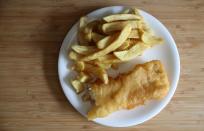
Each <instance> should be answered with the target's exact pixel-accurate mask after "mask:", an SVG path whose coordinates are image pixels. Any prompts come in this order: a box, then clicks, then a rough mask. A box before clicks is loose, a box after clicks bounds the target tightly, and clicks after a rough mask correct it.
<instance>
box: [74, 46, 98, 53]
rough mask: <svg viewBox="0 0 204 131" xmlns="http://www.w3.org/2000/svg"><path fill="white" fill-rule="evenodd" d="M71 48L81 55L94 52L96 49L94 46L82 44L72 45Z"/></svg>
mask: <svg viewBox="0 0 204 131" xmlns="http://www.w3.org/2000/svg"><path fill="white" fill-rule="evenodd" d="M72 49H73V50H74V51H75V52H77V53H79V54H82V55H88V54H91V53H94V52H96V51H97V50H98V49H97V48H95V47H94V46H82V45H73V46H72Z"/></svg>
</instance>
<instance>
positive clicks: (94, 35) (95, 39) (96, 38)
mask: <svg viewBox="0 0 204 131" xmlns="http://www.w3.org/2000/svg"><path fill="white" fill-rule="evenodd" d="M104 37H105V36H104V35H101V34H99V33H96V32H92V40H93V42H95V43H97V42H98V41H100V40H101V39H103V38H104Z"/></svg>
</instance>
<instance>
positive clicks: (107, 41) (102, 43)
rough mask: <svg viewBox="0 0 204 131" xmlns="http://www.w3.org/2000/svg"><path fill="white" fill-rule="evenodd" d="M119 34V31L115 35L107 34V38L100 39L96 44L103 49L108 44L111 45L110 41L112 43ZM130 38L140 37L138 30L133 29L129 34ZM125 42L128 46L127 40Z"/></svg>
mask: <svg viewBox="0 0 204 131" xmlns="http://www.w3.org/2000/svg"><path fill="white" fill-rule="evenodd" d="M117 36H118V33H115V34H114V35H109V36H106V37H105V38H103V39H101V40H100V41H98V42H97V43H96V46H97V47H98V48H99V49H103V48H105V47H107V46H108V45H110V43H112V42H113V41H114V40H115V39H116V37H117ZM128 38H139V32H138V30H132V31H131V33H130V35H129V36H128ZM125 44H126V45H124V46H127V42H126V43H125ZM122 46H123V45H122ZM121 48H124V47H121ZM119 50H120V49H119Z"/></svg>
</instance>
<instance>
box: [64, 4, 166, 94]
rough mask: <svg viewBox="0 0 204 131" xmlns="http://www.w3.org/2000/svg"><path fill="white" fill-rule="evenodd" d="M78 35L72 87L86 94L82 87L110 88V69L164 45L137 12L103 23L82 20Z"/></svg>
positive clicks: (109, 17) (114, 16)
mask: <svg viewBox="0 0 204 131" xmlns="http://www.w3.org/2000/svg"><path fill="white" fill-rule="evenodd" d="M77 35H78V39H77V42H76V43H74V45H72V46H71V51H70V52H69V53H68V56H69V58H70V59H71V60H72V61H73V64H72V66H71V69H72V70H73V71H76V77H75V78H74V79H73V80H72V82H71V83H72V85H73V88H74V89H75V90H76V92H77V93H80V92H82V91H83V90H82V88H84V87H82V86H85V88H87V86H86V85H89V84H90V83H92V82H94V81H97V82H102V83H104V84H108V83H109V77H108V75H109V71H110V69H111V68H112V69H113V68H114V69H120V68H118V67H119V66H120V63H122V62H127V61H129V60H131V59H133V58H135V57H137V56H138V55H141V54H142V53H143V52H144V51H145V50H146V49H148V48H150V47H152V46H154V45H156V44H159V43H162V42H163V40H162V38H160V37H157V36H155V34H154V33H153V31H152V30H151V29H150V27H149V26H148V25H147V24H146V23H145V21H144V19H143V17H142V15H140V12H139V11H138V10H137V9H136V8H133V9H131V8H130V9H126V10H124V11H122V12H121V13H115V14H110V15H107V16H104V17H103V18H102V19H92V18H90V17H89V16H87V17H81V18H80V21H79V27H78V33H77ZM138 43H140V44H138ZM85 91H86V90H85Z"/></svg>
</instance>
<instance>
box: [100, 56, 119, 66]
mask: <svg viewBox="0 0 204 131" xmlns="http://www.w3.org/2000/svg"><path fill="white" fill-rule="evenodd" d="M97 60H98V61H99V62H100V63H103V64H114V63H121V62H122V61H121V60H120V59H118V58H117V57H116V56H115V55H113V54H108V55H105V56H102V57H99V58H97Z"/></svg>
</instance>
